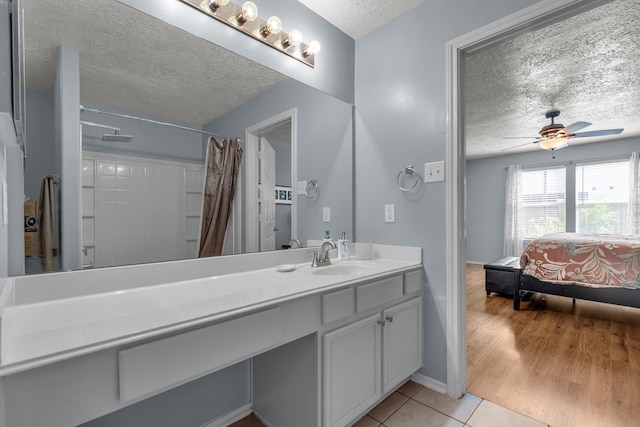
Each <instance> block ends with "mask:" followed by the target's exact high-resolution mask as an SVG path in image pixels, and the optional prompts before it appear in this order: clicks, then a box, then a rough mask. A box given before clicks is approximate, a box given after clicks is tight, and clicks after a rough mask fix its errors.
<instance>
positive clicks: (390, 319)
mask: <svg viewBox="0 0 640 427" xmlns="http://www.w3.org/2000/svg"><path fill="white" fill-rule="evenodd" d="M385 320H386V321H387V322H389V323H391V322H393V316H387V317H385Z"/></svg>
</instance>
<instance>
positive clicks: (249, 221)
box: [245, 109, 296, 252]
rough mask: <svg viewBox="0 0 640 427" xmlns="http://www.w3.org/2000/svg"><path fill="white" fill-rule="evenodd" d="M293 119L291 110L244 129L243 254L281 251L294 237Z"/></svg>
mask: <svg viewBox="0 0 640 427" xmlns="http://www.w3.org/2000/svg"><path fill="white" fill-rule="evenodd" d="M295 117H296V114H295V109H294V110H290V111H287V112H285V113H282V114H279V115H277V116H274V117H272V118H270V119H267V120H265V121H263V122H261V123H259V124H256V125H254V126H252V127H250V128H248V129H247V147H246V153H247V163H246V180H247V181H246V182H247V183H246V215H245V219H246V230H247V232H246V250H247V252H258V251H260V252H262V251H270V250H279V249H285V248H287V247H288V245H289V242H290V241H291V239H294V238H295V237H296V227H295V225H296V219H295V212H296V200H295V199H296V197H295V189H294V188H293V183H294V182H295V179H296V178H295V176H296V165H295V152H296V150H295V146H296V144H295V138H296V132H295ZM251 159H256V161H251ZM276 191H278V193H276ZM279 193H283V195H284V196H283V197H281V196H280V194H279Z"/></svg>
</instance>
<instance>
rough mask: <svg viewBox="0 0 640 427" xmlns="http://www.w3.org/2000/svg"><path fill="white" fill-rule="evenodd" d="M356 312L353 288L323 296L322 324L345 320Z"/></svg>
mask: <svg viewBox="0 0 640 427" xmlns="http://www.w3.org/2000/svg"><path fill="white" fill-rule="evenodd" d="M355 312H356V300H355V294H354V292H353V288H348V289H343V290H341V291H335V292H331V293H329V294H324V295H322V324H323V325H326V324H327V323H331V322H335V321H336V320H340V319H344V318H345V317H348V316H351V315H352V314H354V313H355Z"/></svg>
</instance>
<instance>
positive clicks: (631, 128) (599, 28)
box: [465, 0, 640, 158]
mask: <svg viewBox="0 0 640 427" xmlns="http://www.w3.org/2000/svg"><path fill="white" fill-rule="evenodd" d="M639 52H640V0H616V1H613V2H611V3H608V4H605V5H604V6H600V7H598V8H595V9H592V10H590V11H587V12H585V13H582V14H580V15H577V16H574V17H571V18H569V19H567V20H565V21H562V22H558V23H556V24H553V25H550V26H548V27H545V28H542V29H540V30H537V31H535V32H530V33H527V34H524V35H522V36H519V37H517V38H516V39H514V40H510V41H507V42H502V43H500V44H498V45H496V46H492V47H489V48H486V49H484V50H482V51H480V52H478V53H474V54H472V55H470V56H468V57H467V62H466V67H467V68H466V70H467V74H466V77H465V86H466V104H465V106H466V135H467V141H466V142H467V145H466V146H467V155H468V157H469V158H478V157H487V156H493V155H499V154H513V153H517V152H522V151H532V150H540V148H538V147H537V144H534V143H533V141H534V138H533V137H535V136H537V135H538V131H539V130H540V129H541V128H542V127H543V126H545V125H547V124H549V123H550V121H549V120H548V119H546V118H545V116H544V114H545V112H547V111H549V110H560V112H561V114H560V117H559V118H558V119H556V123H558V122H559V123H562V124H564V125H565V126H568V125H570V124H571V123H574V122H577V121H585V122H590V123H592V125H591V126H589V127H588V128H585V129H584V131H595V130H600V129H610V128H624V132H623V133H622V134H621V135H619V136H616V137H617V138H620V137H629V136H635V135H640V54H639ZM518 136H524V137H529V136H530V137H531V138H530V139H521V140H520V139H504V137H518ZM610 139H612V137H609V138H575V139H570V140H569V146H570V147H571V146H573V145H579V144H582V143H591V142H605V141H607V140H610ZM528 142H531V143H528ZM522 144H525V145H524V146H522V147H519V148H512V147H515V146H517V145H522ZM504 149H508V150H507V151H501V150H504ZM567 149H568V148H567Z"/></svg>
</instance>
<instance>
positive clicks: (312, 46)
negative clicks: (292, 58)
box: [302, 40, 320, 56]
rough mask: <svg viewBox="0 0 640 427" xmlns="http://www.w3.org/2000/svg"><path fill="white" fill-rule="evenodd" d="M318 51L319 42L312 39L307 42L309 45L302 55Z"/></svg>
mask: <svg viewBox="0 0 640 427" xmlns="http://www.w3.org/2000/svg"><path fill="white" fill-rule="evenodd" d="M318 52H320V42H319V41H318V40H314V41H312V42H311V43H309V46H307V48H306V49H305V50H304V52H302V54H303V55H304V56H309V55H314V54H316V53H318Z"/></svg>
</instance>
